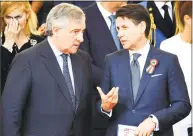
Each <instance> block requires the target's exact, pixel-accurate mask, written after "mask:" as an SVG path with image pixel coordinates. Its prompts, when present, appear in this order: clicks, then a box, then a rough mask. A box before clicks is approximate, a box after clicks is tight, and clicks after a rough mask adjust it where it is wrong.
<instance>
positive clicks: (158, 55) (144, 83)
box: [134, 45, 162, 106]
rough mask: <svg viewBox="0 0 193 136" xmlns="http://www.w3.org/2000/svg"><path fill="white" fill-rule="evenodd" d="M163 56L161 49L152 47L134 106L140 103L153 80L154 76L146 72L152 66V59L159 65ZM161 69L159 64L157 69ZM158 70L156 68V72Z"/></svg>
mask: <svg viewBox="0 0 193 136" xmlns="http://www.w3.org/2000/svg"><path fill="white" fill-rule="evenodd" d="M161 56H162V54H161V52H160V51H159V49H156V48H154V47H153V46H152V45H151V46H150V50H149V53H148V56H147V59H146V62H145V66H144V68H143V73H142V77H141V80H140V86H139V90H138V94H137V97H136V100H135V103H134V106H135V105H136V104H137V102H138V101H139V99H140V97H141V96H142V94H143V93H144V91H145V88H146V86H147V85H148V82H149V80H150V78H151V75H152V74H149V73H148V72H146V69H147V67H148V66H149V64H150V61H151V60H152V59H156V60H158V63H159V60H160V58H161ZM157 67H159V64H158V65H157V66H156V68H157ZM156 68H155V71H154V72H156Z"/></svg>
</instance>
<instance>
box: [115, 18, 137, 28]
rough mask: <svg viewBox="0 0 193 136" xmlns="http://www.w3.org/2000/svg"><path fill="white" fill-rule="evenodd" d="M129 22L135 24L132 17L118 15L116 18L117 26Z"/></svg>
mask: <svg viewBox="0 0 193 136" xmlns="http://www.w3.org/2000/svg"><path fill="white" fill-rule="evenodd" d="M128 24H133V22H132V20H131V19H129V18H127V17H118V18H117V19H116V25H117V26H122V25H128Z"/></svg>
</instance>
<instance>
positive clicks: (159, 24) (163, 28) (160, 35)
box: [139, 1, 176, 48]
mask: <svg viewBox="0 0 193 136" xmlns="http://www.w3.org/2000/svg"><path fill="white" fill-rule="evenodd" d="M139 4H140V5H142V6H144V7H145V8H147V9H148V10H149V9H150V8H152V14H153V17H154V23H155V24H156V47H157V48H160V44H161V42H162V41H163V40H165V39H167V38H170V37H172V36H173V35H174V34H175V30H176V20H175V16H174V14H173V27H172V28H168V25H167V24H166V23H165V22H164V19H163V17H162V15H161V14H160V12H159V10H158V8H157V6H156V5H155V3H154V1H145V2H141V3H139ZM172 7H174V2H172ZM173 13H174V12H173ZM168 29H171V31H170V34H167V30H168ZM153 37H154V36H153V35H152V38H153Z"/></svg>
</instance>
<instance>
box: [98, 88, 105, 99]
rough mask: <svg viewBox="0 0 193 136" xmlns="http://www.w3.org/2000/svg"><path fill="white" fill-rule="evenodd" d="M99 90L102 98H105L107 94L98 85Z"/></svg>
mask: <svg viewBox="0 0 193 136" xmlns="http://www.w3.org/2000/svg"><path fill="white" fill-rule="evenodd" d="M97 90H98V92H99V95H100V97H101V99H104V97H105V94H104V93H103V91H102V89H101V88H100V87H98V86H97Z"/></svg>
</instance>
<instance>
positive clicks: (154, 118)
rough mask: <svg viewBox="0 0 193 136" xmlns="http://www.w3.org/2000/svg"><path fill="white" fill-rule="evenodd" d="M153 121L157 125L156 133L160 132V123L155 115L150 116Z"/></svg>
mask: <svg viewBox="0 0 193 136" xmlns="http://www.w3.org/2000/svg"><path fill="white" fill-rule="evenodd" d="M150 117H151V119H152V121H153V122H154V123H155V129H154V131H159V121H158V119H157V117H156V116H154V115H153V114H151V115H150Z"/></svg>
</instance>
